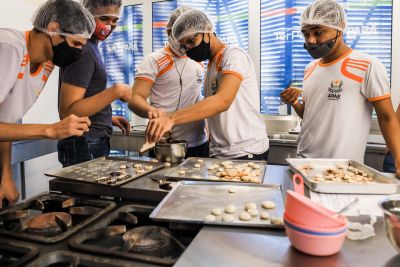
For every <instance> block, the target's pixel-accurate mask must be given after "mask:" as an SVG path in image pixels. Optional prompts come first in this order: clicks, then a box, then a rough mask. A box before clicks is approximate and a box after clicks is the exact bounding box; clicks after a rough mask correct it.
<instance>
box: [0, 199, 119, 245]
mask: <svg viewBox="0 0 400 267" xmlns="http://www.w3.org/2000/svg"><path fill="white" fill-rule="evenodd" d="M115 206H116V204H115V203H114V202H112V201H106V200H100V199H87V198H83V197H71V196H68V195H62V194H56V193H44V194H41V195H39V196H37V197H34V198H32V199H29V200H27V201H25V202H23V203H21V204H18V205H16V206H14V207H11V208H9V209H6V210H4V211H2V212H0V235H7V236H11V237H15V238H18V239H25V240H31V241H36V242H43V243H55V242H58V241H61V240H63V239H65V238H66V237H68V236H70V235H71V234H73V233H75V232H76V231H78V230H79V229H81V228H82V227H84V226H86V225H88V224H89V223H91V222H93V221H94V220H96V219H98V218H99V217H100V216H102V215H104V214H105V213H106V212H108V211H110V210H112V209H113V208H114V207H115Z"/></svg>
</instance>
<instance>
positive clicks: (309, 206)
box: [286, 190, 347, 228]
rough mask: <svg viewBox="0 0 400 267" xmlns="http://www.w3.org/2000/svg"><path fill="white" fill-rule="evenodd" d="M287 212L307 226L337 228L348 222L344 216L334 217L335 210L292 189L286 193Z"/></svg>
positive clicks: (299, 222)
mask: <svg viewBox="0 0 400 267" xmlns="http://www.w3.org/2000/svg"><path fill="white" fill-rule="evenodd" d="M286 214H287V217H288V218H290V219H291V220H292V221H293V222H295V223H296V224H300V225H305V226H307V227H315V228H335V227H341V226H343V225H345V224H346V222H347V220H346V218H345V217H344V216H338V217H334V215H335V214H336V213H335V212H334V211H331V210H329V209H327V208H324V207H323V206H320V205H318V204H316V203H314V202H312V201H311V199H309V198H307V197H305V196H303V195H301V194H299V193H296V192H293V191H291V190H288V191H287V194H286Z"/></svg>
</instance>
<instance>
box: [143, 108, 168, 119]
mask: <svg viewBox="0 0 400 267" xmlns="http://www.w3.org/2000/svg"><path fill="white" fill-rule="evenodd" d="M164 116H167V112H165V110H163V109H162V108H157V109H153V110H152V111H149V112H147V117H148V118H149V120H152V119H158V118H161V117H164Z"/></svg>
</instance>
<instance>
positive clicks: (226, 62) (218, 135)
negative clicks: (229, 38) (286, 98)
mask: <svg viewBox="0 0 400 267" xmlns="http://www.w3.org/2000/svg"><path fill="white" fill-rule="evenodd" d="M224 74H233V75H236V76H237V77H238V78H239V79H240V80H241V81H242V82H241V84H240V88H239V90H238V92H237V94H236V97H235V99H234V100H233V102H232V104H231V106H230V107H229V109H228V110H227V111H225V112H222V113H220V114H218V115H216V116H214V117H211V118H208V119H207V122H208V125H209V129H210V156H214V157H218V158H237V157H243V156H248V155H250V154H256V155H259V154H262V153H264V152H266V151H267V150H268V148H269V140H268V135H267V130H266V127H265V123H264V120H263V118H262V116H261V114H260V90H259V87H258V84H257V79H256V71H255V68H254V64H253V61H252V60H251V58H250V56H249V55H248V54H247V53H246V52H245V51H244V50H243V49H242V48H240V47H236V46H229V47H226V46H224V47H223V48H222V49H221V50H220V51H219V52H218V53H217V54H216V56H215V57H214V59H213V60H212V61H210V62H209V64H208V67H207V76H206V81H205V84H204V93H205V97H208V96H212V95H214V94H215V93H216V92H217V90H218V86H219V84H220V82H221V79H222V76H223V75H224Z"/></svg>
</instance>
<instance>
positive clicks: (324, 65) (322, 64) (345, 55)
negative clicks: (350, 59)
mask: <svg viewBox="0 0 400 267" xmlns="http://www.w3.org/2000/svg"><path fill="white" fill-rule="evenodd" d="M351 52H353V49H350V50H349V51H347V52H346V53H344V54H343V55H342V56H340V57H339V58H337V59H335V60H334V61H332V62H329V63H325V64H324V63H322V62H321V60H319V61H318V66H320V67H329V66H332V65H333V64H335V63H337V62H339V61H340V60H342V59H344V58H345V57H347V56H348V55H349V54H350V53H351Z"/></svg>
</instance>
